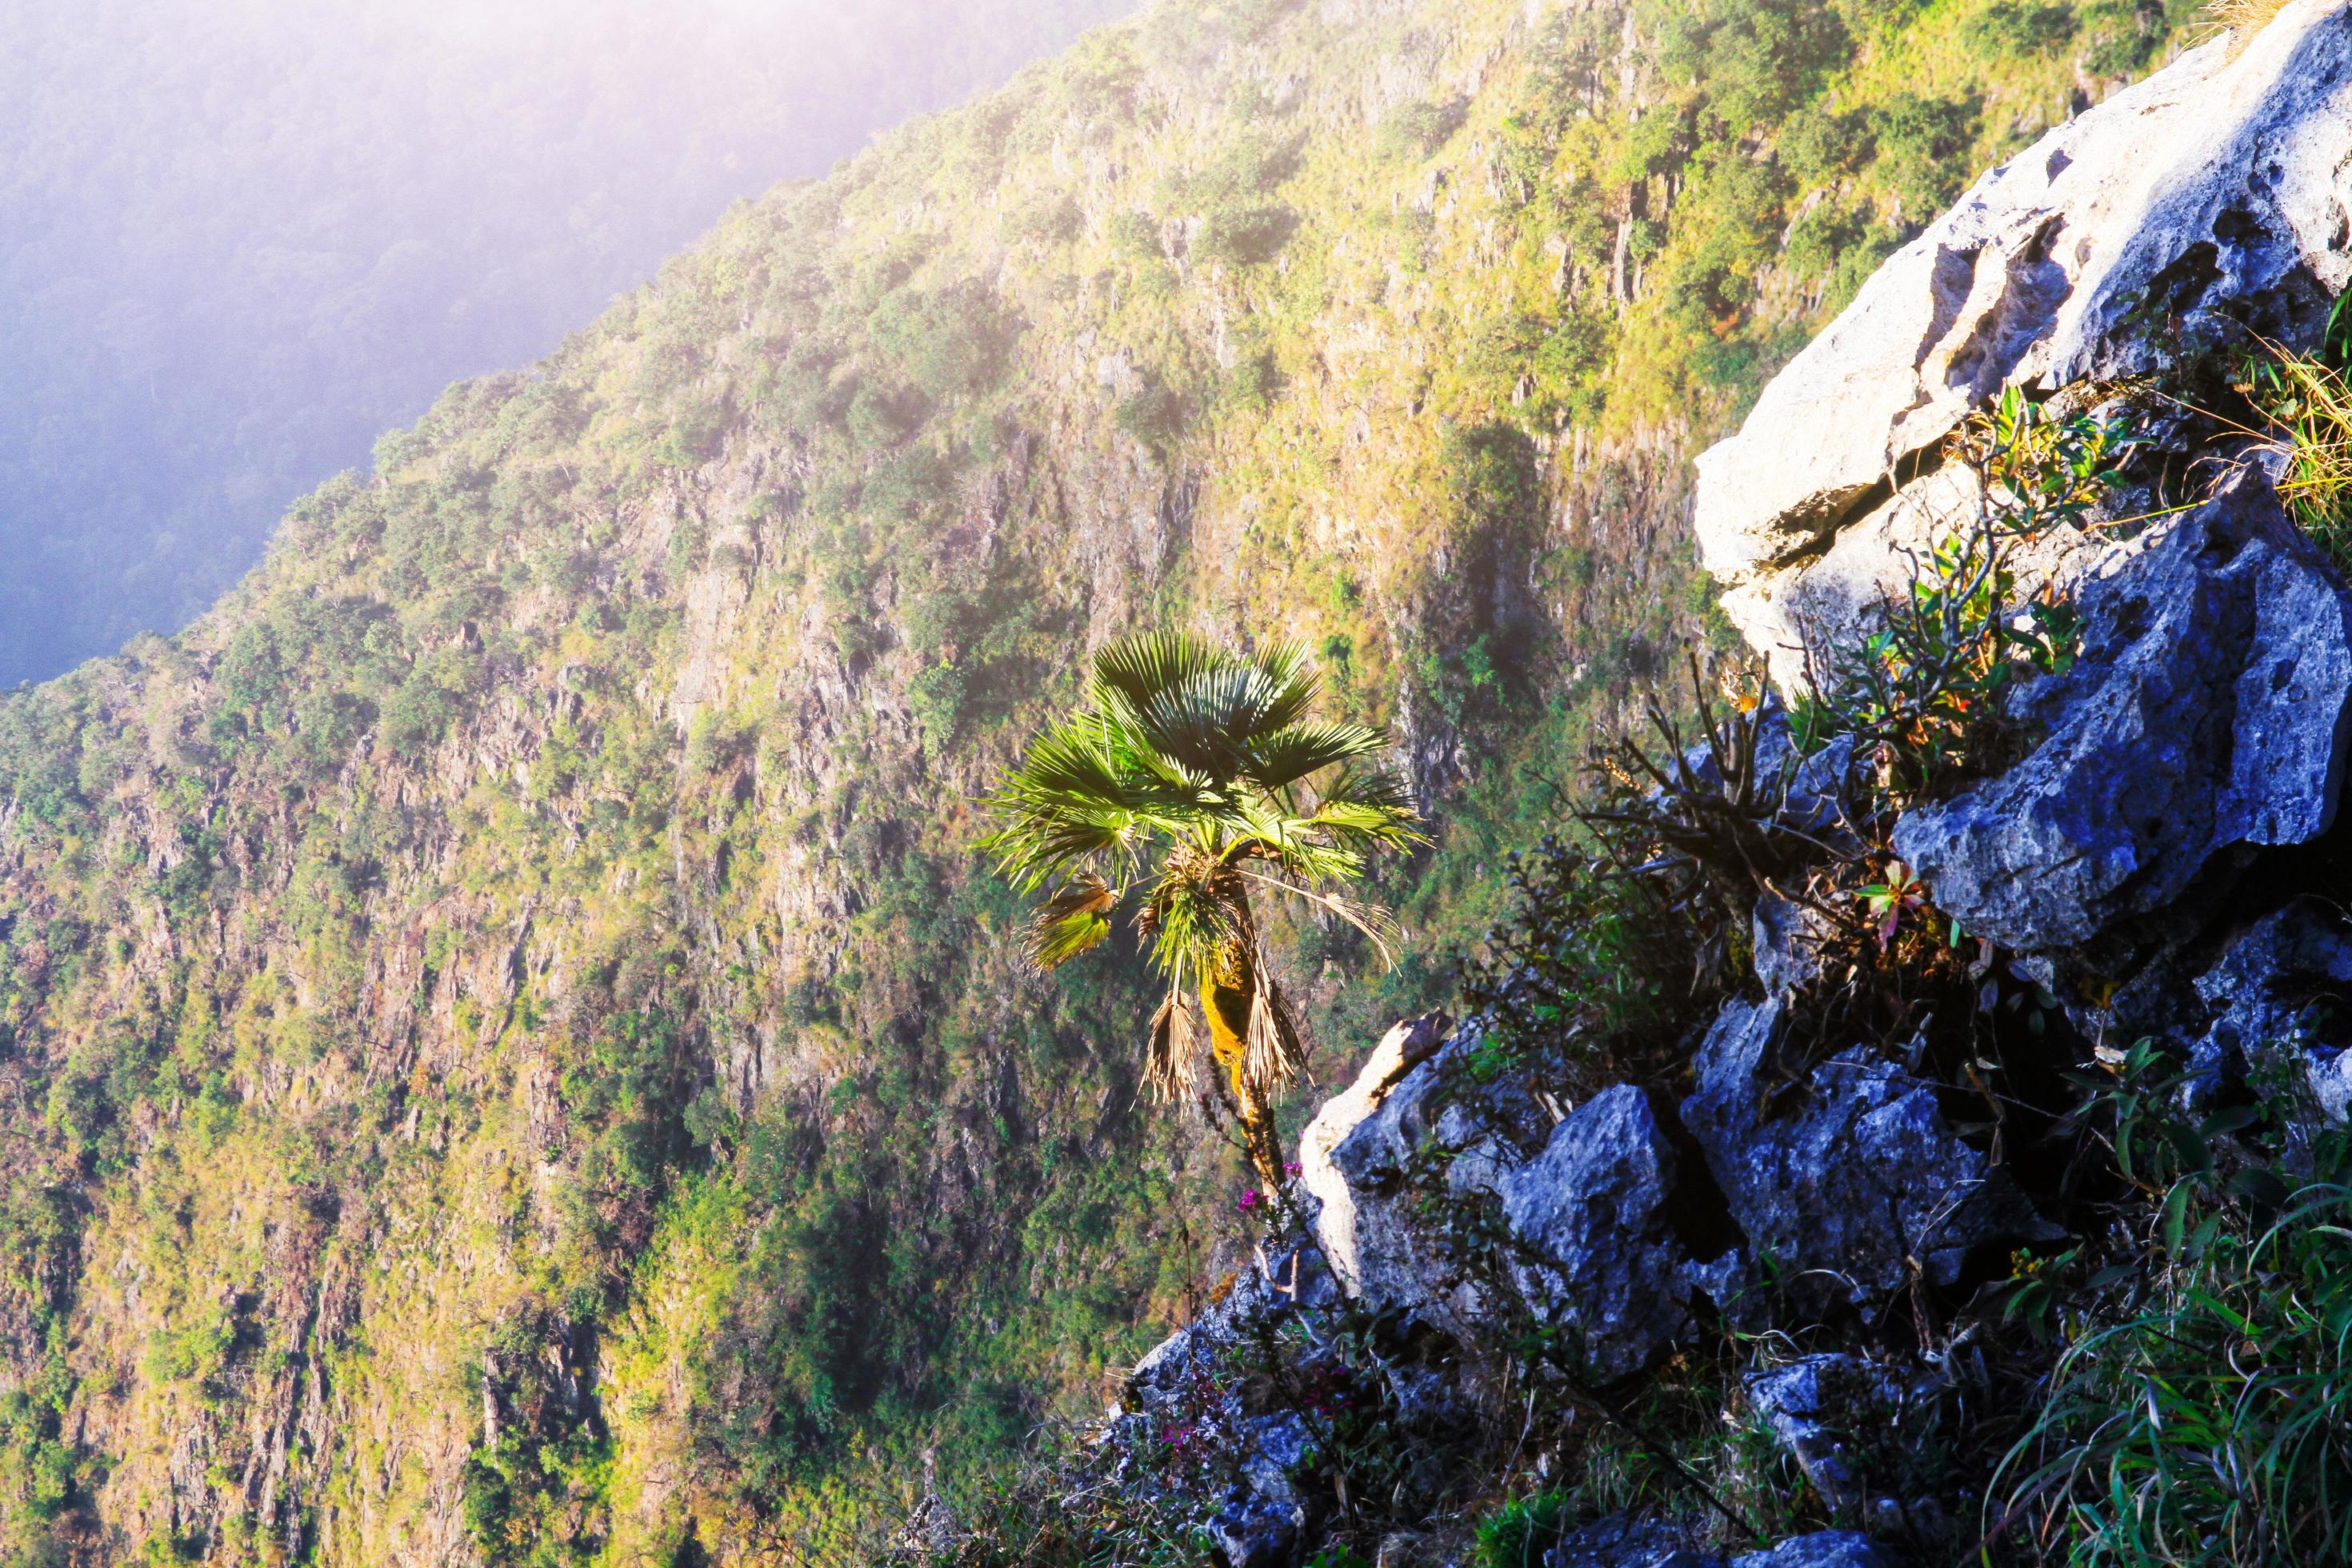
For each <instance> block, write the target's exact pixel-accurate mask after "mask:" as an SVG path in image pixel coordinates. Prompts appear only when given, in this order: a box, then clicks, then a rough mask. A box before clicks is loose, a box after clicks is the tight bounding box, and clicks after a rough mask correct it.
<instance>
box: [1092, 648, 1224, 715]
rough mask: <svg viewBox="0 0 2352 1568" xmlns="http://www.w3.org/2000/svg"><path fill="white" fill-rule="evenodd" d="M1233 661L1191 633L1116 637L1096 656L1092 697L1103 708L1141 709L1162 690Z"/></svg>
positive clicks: (1131, 710)
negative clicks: (1116, 639) (1093, 694)
mask: <svg viewBox="0 0 2352 1568" xmlns="http://www.w3.org/2000/svg"><path fill="white" fill-rule="evenodd" d="M1233 663H1234V656H1233V655H1232V654H1230V653H1228V652H1227V651H1226V650H1224V649H1223V648H1222V647H1218V646H1217V645H1216V644H1214V643H1213V642H1210V641H1209V640H1208V639H1206V638H1205V637H1194V636H1192V634H1191V633H1190V632H1145V633H1143V634H1141V635H1140V636H1137V637H1121V638H1120V639H1119V640H1118V641H1117V642H1115V643H1112V644H1110V645H1109V646H1108V647H1105V648H1104V649H1103V650H1102V651H1101V652H1099V653H1097V654H1096V655H1095V686H1096V697H1097V700H1098V701H1101V702H1102V703H1103V706H1105V707H1117V706H1119V705H1120V704H1122V703H1123V704H1124V705H1125V707H1126V708H1127V709H1128V710H1129V711H1130V712H1134V713H1140V712H1142V711H1143V710H1145V709H1147V708H1149V707H1150V706H1151V703H1152V701H1153V700H1154V699H1156V698H1157V697H1158V696H1159V695H1160V693H1161V692H1163V691H1166V690H1169V689H1171V688H1173V687H1178V686H1181V685H1183V684H1184V683H1185V682H1186V681H1188V680H1192V679H1195V678H1196V677H1199V676H1202V675H1206V674H1209V673H1210V672H1212V671H1214V670H1218V669H1223V668H1229V667H1230V666H1231V665H1232V664H1233ZM1104 699H1109V700H1107V701H1106V700H1104Z"/></svg>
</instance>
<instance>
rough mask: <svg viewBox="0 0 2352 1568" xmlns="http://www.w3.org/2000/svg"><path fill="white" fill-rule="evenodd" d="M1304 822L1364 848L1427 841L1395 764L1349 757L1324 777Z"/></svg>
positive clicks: (1354, 846)
mask: <svg viewBox="0 0 2352 1568" xmlns="http://www.w3.org/2000/svg"><path fill="white" fill-rule="evenodd" d="M1418 820H1419V819H1418V818H1417V817H1416V816H1414V814H1413V809H1412V792H1411V791H1410V790H1409V789H1408V788H1407V787H1406V784H1405V782H1404V779H1403V778H1402V776H1401V775H1400V774H1398V773H1396V771H1395V770H1394V769H1391V768H1384V767H1377V766H1365V765H1361V763H1360V762H1359V761H1356V760H1351V761H1350V762H1349V763H1346V764H1344V765H1342V766H1341V767H1340V768H1339V771H1338V772H1336V773H1333V774H1331V775H1330V776H1329V777H1328V778H1326V779H1324V780H1323V781H1322V784H1321V788H1320V790H1319V792H1318V795H1317V797H1316V802H1315V809H1314V811H1313V812H1312V813H1311V814H1310V815H1309V816H1308V817H1307V821H1309V822H1310V823H1312V824H1314V825H1315V826H1317V827H1318V828H1319V829H1322V830H1323V831H1324V832H1326V833H1327V834H1328V835H1329V837H1331V838H1332V839H1333V841H1334V842H1336V843H1340V844H1344V845H1347V846H1349V847H1351V848H1355V849H1360V850H1364V849H1371V848H1374V847H1388V848H1403V847H1409V846H1411V845H1415V844H1426V843H1428V842H1429V837H1428V835H1426V834H1424V833H1423V832H1422V831H1421V830H1420V829H1419V828H1418V827H1416V826H1414V823H1415V822H1416V821H1418Z"/></svg>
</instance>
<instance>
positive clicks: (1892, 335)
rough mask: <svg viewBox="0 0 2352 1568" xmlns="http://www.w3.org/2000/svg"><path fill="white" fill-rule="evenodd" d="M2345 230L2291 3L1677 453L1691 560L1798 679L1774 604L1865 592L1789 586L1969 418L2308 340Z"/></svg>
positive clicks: (2325, 52)
mask: <svg viewBox="0 0 2352 1568" xmlns="http://www.w3.org/2000/svg"><path fill="white" fill-rule="evenodd" d="M2347 235H2352V10H2347V7H2346V6H2345V5H2343V4H2342V0H2296V3H2295V4H2293V5H2288V6H2286V7H2285V8H2284V10H2283V11H2281V12H2280V14H2279V15H2278V16H2277V17H2276V18H2275V19H2274V20H2273V22H2272V23H2271V24H2270V25H2269V26H2266V27H2265V28H2263V30H2262V31H2261V32H2260V33H2259V34H2258V35H2256V36H2255V37H2252V38H2250V39H2244V40H2231V39H2226V38H2217V39H2215V40H2213V41H2212V42H2210V43H2208V44H2205V45H2204V46H2202V47H2199V48H2196V49H2193V50H2191V51H2189V53H2188V54H2186V55H2183V56H2182V57H2181V58H2179V60H2177V61H2175V62H2174V63H2173V64H2172V65H2171V66H2169V67H2168V68H2165V69H2164V70H2162V71H2159V72H2158V73H2157V74H2156V75H2155V76H2153V77H2150V78H2149V79H2147V80H2146V81H2144V82H2142V83H2140V84H2139V85H2138V86H2137V87H2134V88H2131V89H2127V90H2126V91H2123V92H2119V93H2117V94H2116V95H2115V96H2114V97H2113V98H2110V99H2109V100H2106V101H2105V103H2103V104H2101V105H2099V106H2098V107H2097V108H2095V109H2093V110H2089V111H2088V112H2086V113H2084V114H2083V115H2082V116H2081V117H2079V118H2078V119H2075V120H2074V121H2070V122H2068V123H2067V124H2065V125H2063V126H2060V127H2059V128H2057V129H2056V130H2054V131H2052V132H2050V133H2049V134H2048V135H2046V136H2044V137H2042V140H2041V141H2039V142H2036V143H2034V145H2033V146H2032V147H2031V148H2030V149H2028V150H2027V151H2026V152H2024V153H2021V154H2020V155H2019V156H2017V157H2016V158H2013V159H2011V161H2010V162H2009V163H2005V164H2003V165H2001V166H2000V168H1997V169H1995V170H1993V171H1992V172H1991V173H1990V174H1986V175H1985V176H1984V177H1983V178H1982V179H1980V180H1979V181H1978V182H1977V184H1976V185H1975V186H1974V187H1973V188H1972V189H1970V190H1969V193H1968V194H1967V195H1965V196H1964V197H1962V198H1961V200H1960V202H1959V203H1958V205H1956V206H1955V207H1954V208H1953V209H1952V210H1951V211H1950V212H1948V213H1947V214H1946V215H1945V216H1943V217H1941V218H1939V219H1938V220H1937V221H1936V222H1935V223H1934V224H1932V225H1930V226H1928V227H1927V230H1926V231H1925V232H1924V233H1922V234H1921V235H1920V236H1919V237H1917V238H1916V239H1915V240H1913V241H1912V242H1911V243H1910V244H1909V245H1908V246H1906V247H1904V248H1903V249H1902V250H1901V251H1900V252H1898V253H1897V254H1896V255H1895V256H1894V257H1893V258H1890V259H1889V260H1888V261H1887V262H1886V264H1885V266H1884V267H1882V268H1880V269H1879V270H1878V271H1877V272H1876V273H1875V274H1874V275H1873V276H1872V278H1871V279H1870V281H1869V282H1868V283H1867V284H1865V285H1864V288H1863V289H1862V292H1861V294H1860V295H1859V296H1858V297H1857V298H1856V299H1855V300H1854V301H1853V304H1852V305H1851V306H1849V307H1848V308H1847V309H1846V310H1845V311H1844V313H1843V314H1842V315H1841V316H1839V318H1838V319H1837V321H1835V322H1833V323H1832V325H1831V327H1830V328H1829V330H1828V331H1825V332H1823V333H1822V335H1821V337H1819V338H1818V339H1816V340H1815V341H1814V342H1813V343H1812V344H1811V346H1810V347H1808V348H1807V349H1806V350H1805V351H1804V352H1803V353H1801V354H1799V355H1798V356H1797V358H1796V359H1795V360H1794V361H1793V362H1791V363H1790V365H1789V367H1788V368H1787V369H1786V370H1784V371H1782V372H1781V373H1780V375H1779V376H1777V377H1775V378H1774V380H1773V382H1772V384H1770V385H1769V387H1767V388H1766V389H1765V391H1764V394H1763V395H1762V396H1761V397H1760V398H1759V400H1758V403H1757V405H1756V408H1755V410H1754V412H1753V413H1751V414H1750V415H1749V416H1748V421H1747V423H1746V425H1745V426H1744V427H1743V428H1742V429H1741V430H1740V432H1739V434H1738V436H1736V437H1732V438H1731V439H1729V440H1727V441H1725V442H1722V443H1721V444H1719V445H1717V447H1714V448H1713V449H1712V450H1710V451H1708V452H1706V454H1704V455H1703V456H1702V457H1701V458H1699V459H1698V473H1699V482H1698V492H1697V501H1696V520H1695V521H1696V529H1697V534H1698V543H1699V551H1700V558H1701V560H1702V561H1703V563H1705V564H1706V568H1707V569H1708V570H1709V571H1710V572H1712V573H1713V574H1715V575H1716V576H1717V579H1718V580H1720V581H1721V582H1722V583H1723V584H1725V586H1726V588H1727V590H1728V591H1727V594H1726V596H1725V600H1724V608H1725V610H1726V612H1727V614H1728V615H1729V616H1731V618H1732V620H1733V621H1734V622H1735V623H1736V624H1737V625H1738V626H1739V627H1740V629H1741V630H1742V631H1743V632H1744V633H1746V634H1747V636H1748V640H1749V641H1750V642H1752V643H1754V644H1756V645H1757V646H1758V647H1761V648H1763V649H1765V650H1766V651H1767V652H1768V653H1769V654H1770V655H1771V656H1772V657H1773V658H1774V661H1775V665H1776V669H1777V672H1778V673H1780V674H1781V675H1782V676H1783V677H1788V676H1790V675H1796V674H1801V664H1800V663H1798V662H1796V661H1795V660H1793V659H1792V657H1791V656H1792V652H1793V645H1794V643H1795V641H1796V637H1797V634H1798V632H1799V629H1800V627H1801V624H1802V618H1801V614H1800V613H1799V609H1798V605H1797V601H1800V600H1801V599H1802V598H1803V597H1805V596H1806V595H1808V594H1810V595H1811V596H1813V597H1816V598H1822V599H1826V600H1830V601H1832V602H1833V601H1835V600H1836V599H1838V598H1839V597H1840V596H1841V595H1845V596H1851V591H1855V590H1858V589H1859V588H1860V587H1861V586H1862V581H1861V579H1862V578H1863V577H1864V576H1865V575H1866V562H1840V563H1834V564H1832V566H1831V569H1830V570H1829V572H1828V573H1827V574H1823V575H1825V576H1826V578H1830V579H1836V580H1835V581H1826V580H1823V581H1811V582H1808V581H1807V579H1808V578H1809V577H1811V576H1814V575H1816V574H1811V573H1810V572H1809V570H1808V568H1809V567H1811V565H1812V564H1813V563H1814V562H1815V561H1816V560H1817V558H1821V557H1822V555H1823V552H1824V551H1825V550H1829V549H1830V547H1831V545H1832V540H1833V539H1835V537H1836V536H1837V535H1838V534H1839V533H1840V531H1842V530H1843V529H1846V528H1848V527H1851V526H1853V525H1854V524H1855V523H1856V522H1858V521H1860V520H1861V518H1862V517H1863V516H1864V515H1865V514H1867V513H1869V512H1870V511H1871V510H1872V505H1871V503H1872V501H1873V500H1874V497H1883V496H1885V494H1886V493H1887V492H1889V491H1890V490H1892V489H1897V488H1899V487H1900V485H1901V484H1902V483H1903V482H1904V481H1905V480H1906V479H1907V478H1908V477H1909V474H1910V472H1911V471H1912V469H1913V468H1914V467H1915V465H1916V464H1917V463H1918V462H1919V460H1920V459H1921V458H1923V456H1925V455H1927V454H1928V453H1930V452H1931V451H1932V450H1933V448H1935V447H1936V446H1937V443H1939V442H1940V441H1942V440H1943V438H1944V437H1946V436H1948V435H1949V434H1950V433H1951V431H1952V430H1953V429H1954V428H1955V427H1956V426H1958V424H1959V422H1960V421H1961V420H1962V419H1963V418H1964V417H1965V416H1967V415H1968V413H1969V410H1970V409H1972V408H1975V407H1979V406H1981V405H1983V404H1984V403H1985V402H1986V401H1987V400H1988V399H1989V398H1990V396H1992V395H1995V394H1997V393H1998V392H1999V390H2000V388H2001V387H2003V386H2006V385H2011V384H2032V385H2039V386H2045V387H2055V386H2059V385H2063V384H2069V383H2074V382H2079V381H2082V380H2084V379H2085V378H2112V377H2118V376H2125V375H2131V374H2140V373H2143V372H2148V371H2153V370H2158V369H2161V368H2163V367H2165V366H2167V365H2168V364H2172V363H2178V361H2179V357H2180V356H2182V355H2183V354H2184V353H2195V352H2200V351H2203V350H2206V349H2210V348H2212V347H2216V346H2221V345H2222V344H2224V343H2226V342H2231V341H2238V340H2241V339H2242V337H2243V335H2244V334H2245V333H2246V332H2248V331H2253V332H2259V333H2261V334H2262V335H2263V336H2264V337H2268V338H2271V339H2273V340H2276V341H2281V342H2290V343H2308V342H2312V341H2314V340H2315V338H2316V336H2317V335H2318V333H2319V332H2320V331H2321V330H2322V329H2323V327H2324V325H2325V321H2326V313H2327V310H2328V308H2329V303H2330V301H2331V300H2333V298H2334V297H2335V296H2336V294H2338V293H2340V292H2341V291H2342V290H2343V289H2344V288H2345V286H2346V284H2347V281H2352V247H2347ZM1848 553H1850V554H1858V555H1860V556H1862V557H1864V558H1867V557H1869V556H1871V555H1872V554H1873V553H1874V552H1870V551H1861V552H1848ZM1849 568H1851V570H1849ZM1842 574H1843V575H1842ZM1845 575H1851V576H1853V577H1854V578H1855V579H1856V581H1855V582H1854V583H1853V584H1846V583H1845V582H1844V576H1845Z"/></svg>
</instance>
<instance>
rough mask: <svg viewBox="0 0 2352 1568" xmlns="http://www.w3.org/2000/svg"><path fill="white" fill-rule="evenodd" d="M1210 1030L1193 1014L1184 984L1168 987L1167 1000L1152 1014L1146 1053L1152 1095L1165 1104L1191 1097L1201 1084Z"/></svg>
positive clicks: (1145, 1072)
mask: <svg viewBox="0 0 2352 1568" xmlns="http://www.w3.org/2000/svg"><path fill="white" fill-rule="evenodd" d="M1207 1039H1208V1033H1207V1031H1206V1030H1204V1029H1202V1027H1201V1026H1200V1023H1199V1021H1198V1020H1197V1019H1195V1018H1194V1017H1193V1016H1192V1006H1191V1005H1190V1004H1189V1003H1187V1002H1186V1001H1185V999H1184V992H1183V988H1182V986H1181V984H1171V985H1170V986H1169V987H1168V996H1167V999H1166V1000H1165V1001H1163V1002H1161V1003H1160V1009H1159V1011H1157V1012H1155V1013H1154V1014H1152V1015H1151V1045H1150V1049H1149V1050H1148V1051H1147V1052H1146V1053H1145V1056H1144V1065H1143V1081H1144V1083H1145V1084H1146V1085H1147V1086H1148V1087H1149V1088H1150V1090H1151V1098H1152V1099H1153V1100H1155V1101H1156V1102H1158V1103H1160V1104H1161V1105H1165V1104H1167V1103H1168V1102H1169V1101H1171V1100H1190V1099H1192V1098H1193V1097H1194V1095H1195V1094H1196V1093H1197V1092H1198V1091H1199V1089H1200V1087H1201V1058H1202V1057H1203V1056H1205V1055H1206V1054H1207Z"/></svg>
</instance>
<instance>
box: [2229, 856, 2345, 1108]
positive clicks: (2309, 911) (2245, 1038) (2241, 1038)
mask: <svg viewBox="0 0 2352 1568" xmlns="http://www.w3.org/2000/svg"><path fill="white" fill-rule="evenodd" d="M2195 985H2196V991H2197V994H2198V997H2199V999H2200V1001H2202V1002H2203V1003H2204V1005H2205V1008H2206V1011H2207V1024H2206V1027H2205V1031H2204V1033H2203V1034H2202V1035H2201V1036H2200V1037H2199V1038H2198V1039H2197V1040H2196V1042H2195V1043H2194V1044H2193V1045H2192V1046H2191V1047H2190V1050H2189V1065H2190V1068H2191V1070H2192V1073H2193V1075H2194V1076H2193V1077H2192V1079H2191V1083H2190V1090H2191V1094H2192V1097H2193V1099H2194V1100H2195V1101H2198V1102H2202V1101H2203V1100H2209V1099H2210V1098H2211V1097H2212V1096H2214V1095H2215V1094H2216V1093H2218V1092H2220V1091H2221V1090H2222V1089H2225V1088H2242V1087H2246V1086H2248V1085H2250V1084H2251V1085H2252V1086H2254V1087H2268V1086H2271V1085H2274V1084H2275V1083H2276V1082H2277V1081H2278V1079H2279V1078H2280V1077H2282V1076H2284V1078H2286V1079H2287V1080H2288V1081H2289V1082H2299V1083H2300V1084H2301V1085H2302V1087H2303V1088H2304V1089H2307V1090H2308V1092H2309V1095H2310V1102H2311V1103H2310V1108H2311V1109H2312V1110H2315V1111H2317V1112H2318V1114H2319V1117H2320V1118H2321V1120H2323V1121H2331V1122H2342V1121H2345V1120H2346V1117H2347V1111H2352V1050H2347V1048H2346V1046H2347V1032H2352V1031H2347V1026H2352V1016H2347V1012H2352V925H2347V920H2346V918H2345V915H2344V913H2343V911H2342V910H2341V909H2339V908H2338V907H2337V906H2336V905H2335V904H2334V903H2332V902H2330V901H2328V900H2324V899H2317V898H2302V899H2296V900H2292V901H2290V902H2288V903H2286V904H2284V905H2282V906H2281V907H2280V908H2278V909H2275V910H2272V911H2271V912H2270V913H2268V914H2266V915H2264V916H2263V918H2262V919H2260V920H2258V921H2255V922H2254V923H2253V924H2252V925H2251V926H2249V927H2248V928H2246V930H2244V931H2242V932H2240V933H2239V934H2238V935H2237V936H2236V937H2234V938H2233V939H2231V942H2229V944H2228V945H2227V946H2226V947H2225V948H2224V949H2223V950H2222V952H2221V958H2220V959H2219V960H2218V961H2216V962H2215V963H2214V964H2213V965H2212V967H2211V968H2210V969H2208V970H2207V971H2206V972H2205V973H2202V974H2200V975H2199V976H2198V977H2197V980H2196V983H2195ZM2264 1069H2283V1071H2282V1070H2267V1071H2266V1070H2264Z"/></svg>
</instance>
